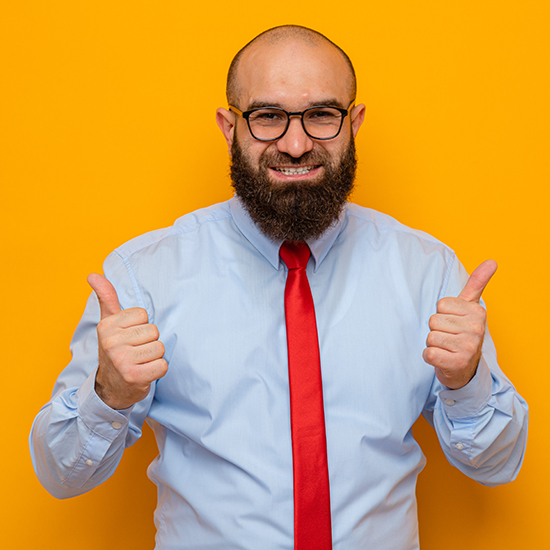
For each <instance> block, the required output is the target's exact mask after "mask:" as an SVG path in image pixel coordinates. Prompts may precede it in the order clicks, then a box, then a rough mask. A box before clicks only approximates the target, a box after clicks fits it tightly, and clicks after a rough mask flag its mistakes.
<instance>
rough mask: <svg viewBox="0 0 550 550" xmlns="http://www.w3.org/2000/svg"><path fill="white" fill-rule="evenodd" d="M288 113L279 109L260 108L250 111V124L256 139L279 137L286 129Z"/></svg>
mask: <svg viewBox="0 0 550 550" xmlns="http://www.w3.org/2000/svg"><path fill="white" fill-rule="evenodd" d="M287 120H288V115H287V114H286V113H285V112H284V111H282V110H279V109H258V110H257V111H254V112H253V113H250V116H249V117H248V124H249V126H250V131H251V132H252V135H253V136H254V137H255V138H256V139H266V140H269V139H278V138H279V137H280V136H281V135H282V133H283V132H284V131H285V128H286V123H287Z"/></svg>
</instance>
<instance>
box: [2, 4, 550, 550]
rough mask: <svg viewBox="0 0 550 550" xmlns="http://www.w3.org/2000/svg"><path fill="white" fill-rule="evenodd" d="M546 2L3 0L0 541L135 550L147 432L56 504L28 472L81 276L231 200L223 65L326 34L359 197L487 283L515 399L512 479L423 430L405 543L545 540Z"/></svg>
mask: <svg viewBox="0 0 550 550" xmlns="http://www.w3.org/2000/svg"><path fill="white" fill-rule="evenodd" d="M548 6H549V3H548V1H547V0H531V1H529V0H526V1H524V2H505V1H503V0H498V1H497V0H464V1H462V2H442V1H441V0H424V1H422V0H418V1H416V2H411V1H408V0H386V1H384V2H382V1H374V0H361V1H358V0H355V1H352V2H351V3H348V4H338V3H334V2H329V1H326V0H319V1H316V2H310V1H308V0H306V1H305V2H303V3H299V2H296V1H295V0H292V1H289V0H280V1H279V2H276V3H261V2H252V1H250V0H244V1H241V2H237V3H234V4H233V5H231V3H226V2H196V1H195V2H191V1H189V0H180V1H176V0H161V1H159V2H152V1H151V2H147V1H144V0H131V1H130V0H110V1H107V0H96V1H95V2H81V1H78V0H76V1H75V0H66V1H65V0H48V1H41V2H40V1H34V2H32V1H29V0H17V1H12V2H9V1H5V2H3V3H2V7H0V79H1V83H0V125H1V131H0V178H1V188H0V189H1V196H0V205H1V208H2V215H1V223H2V237H3V238H2V244H3V247H2V264H1V265H2V269H1V271H0V277H1V281H0V282H1V284H0V291H1V293H2V298H1V303H2V309H3V313H2V316H1V317H2V321H1V323H2V327H1V329H0V334H1V335H2V363H3V364H2V378H3V379H2V387H3V398H2V400H1V403H2V404H1V407H2V416H1V418H2V436H1V445H2V452H1V453H0V460H1V461H2V464H1V467H0V472H1V476H2V482H1V487H2V500H1V505H2V509H1V510H0V512H1V513H0V518H1V519H0V521H1V522H2V526H1V530H0V533H1V535H0V546H2V547H4V548H10V549H35V548H36V549H38V548H40V549H50V548H51V549H54V548H56V549H57V548H60V547H61V546H60V545H59V543H58V541H59V537H60V536H61V534H62V533H64V535H63V536H64V537H65V538H66V539H67V540H70V541H72V543H73V544H75V545H76V546H77V547H78V548H79V550H88V549H89V550H92V549H93V550H97V549H103V548H105V549H110V548H132V549H136V550H139V549H143V550H145V549H150V548H152V547H153V537H154V530H153V524H152V511H153V508H154V503H155V491H154V487H153V485H152V483H150V482H149V481H148V480H147V478H146V475H145V470H146V466H147V464H148V462H149V461H150V460H151V459H152V458H153V456H154V455H155V446H154V441H153V438H152V437H151V433H150V432H149V431H147V432H146V434H145V436H144V438H143V439H142V440H141V441H140V442H138V444H137V445H136V446H135V447H133V448H132V449H129V450H128V451H127V453H126V456H125V458H124V460H123V461H122V464H121V466H120V469H119V470H118V471H117V473H116V474H115V476H114V477H113V478H112V479H111V480H109V481H108V482H107V483H106V484H104V485H103V486H102V487H100V488H98V489H96V490H95V491H93V492H92V493H89V494H87V495H84V496H81V497H78V498H76V499H72V500H68V501H57V500H55V499H54V498H53V497H50V496H49V495H48V494H47V493H46V492H45V491H44V490H43V489H42V488H41V486H40V485H39V483H38V481H37V480H36V478H35V477H34V474H33V471H32V467H31V462H30V458H29V452H28V447H27V437H28V432H29V429H30V426H31V422H32V420H33V417H34V415H35V414H36V412H37V411H38V409H39V408H40V406H41V405H42V404H43V403H44V402H46V401H47V400H48V399H49V394H50V392H51V388H52V385H53V383H54V380H55V378H56V376H57V374H58V373H59V371H60V370H61V369H62V368H63V366H64V365H65V364H66V363H67V361H68V359H69V353H68V343H69V340H70V337H71V335H72V331H73V330H74V327H75V325H76V323H77V322H78V319H79V317H80V315H81V312H82V309H83V306H84V302H85V300H86V297H87V295H88V293H89V288H88V286H87V284H86V275H87V274H88V273H89V272H90V271H100V270H101V265H102V261H103V258H104V257H105V256H106V255H107V254H108V253H109V252H110V251H111V250H112V249H113V248H114V247H116V246H118V245H119V244H121V243H122V242H124V241H126V240H128V239H130V238H131V237H133V236H136V235H138V234H140V233H143V232H145V231H147V230H151V229H154V228H158V227H163V226H167V225H170V224H171V223H172V222H173V220H174V219H175V218H177V217H178V216H180V215H182V214H184V213H186V212H189V211H191V210H193V209H195V208H197V207H200V206H204V205H207V204H210V203H213V202H217V201H220V200H225V199H227V198H228V197H230V195H231V191H230V186H229V180H228V177H227V157H226V147H225V143H224V141H223V139H222V136H221V134H219V131H218V129H217V127H216V125H215V122H214V110H215V108H216V107H218V106H223V105H224V101H225V99H224V79H225V73H226V70H227V67H228V64H229V62H230V59H231V57H232V55H233V54H234V53H235V52H236V51H237V49H238V48H239V47H241V46H242V45H243V44H244V43H245V42H246V41H248V40H249V39H250V38H251V37H253V36H254V35H255V34H257V33H258V32H260V31H262V30H265V29H266V28H267V27H270V26H274V25H278V24H283V23H289V22H291V23H298V24H304V25H308V26H311V27H313V28H316V29H318V30H320V31H321V32H324V33H326V34H327V35H328V36H329V37H331V38H332V39H333V40H334V41H336V42H337V43H338V44H339V45H341V46H342V47H343V48H344V49H345V50H346V51H347V52H348V54H349V55H350V56H351V58H352V59H353V60H354V62H355V65H356V69H357V73H358V76H359V101H361V102H364V103H365V104H366V105H367V118H366V123H365V125H364V126H363V129H362V130H361V132H360V134H359V141H358V152H359V157H360V169H359V188H358V190H357V191H356V193H355V196H354V199H355V201H356V202H358V203H360V204H363V205H367V206H371V207H374V208H376V209H379V210H382V211H384V212H386V213H389V214H390V215H392V216H394V217H396V218H398V219H399V220H400V221H402V222H404V223H406V224H408V225H411V226H413V227H416V228H419V229H422V230H424V231H427V232H429V233H431V234H433V235H435V236H436V237H438V238H439V239H441V240H443V241H444V242H446V243H447V244H449V245H450V246H452V247H453V248H454V249H455V250H456V251H457V252H458V254H459V256H460V258H461V259H462V261H463V263H464V264H465V266H466V268H467V269H469V270H472V269H473V268H474V267H475V266H476V265H477V264H478V263H479V262H481V261H482V260H484V259H485V258H487V257H493V258H495V259H496V260H497V261H498V262H499V264H500V269H499V272H498V274H497V275H496V277H495V279H494V280H493V281H492V282H491V284H490V285H489V287H488V288H487V291H486V293H485V297H486V301H487V302H488V304H489V321H490V326H491V330H492V334H493V337H494V339H495V341H496V343H497V347H498V349H499V358H500V363H501V365H502V367H503V369H504V370H505V372H506V373H507V374H508V375H509V376H510V377H511V378H512V380H513V381H514V382H515V384H516V386H517V387H518V389H519V390H520V392H521V393H522V394H523V395H524V396H525V397H526V398H527V400H528V401H529V402H530V405H531V427H530V439H529V444H528V451H527V456H526V460H525V464H524V467H523V471H522V472H521V474H520V476H519V478H518V479H517V481H516V482H515V483H513V484H512V485H509V486H505V487H500V488H496V489H489V488H485V487H482V486H480V485H477V484H476V483H475V482H473V481H470V480H468V479H467V478H465V477H464V476H462V475H461V474H459V473H458V472H455V471H453V469H452V468H451V467H450V466H449V465H448V464H447V463H446V462H445V459H444V458H443V456H442V453H441V451H440V450H439V448H438V446H437V442H436V440H435V437H434V435H433V433H432V432H431V430H430V429H429V428H427V427H426V424H425V423H422V422H421V423H419V424H418V425H417V427H416V432H417V435H418V437H419V439H420V440H421V442H422V444H423V445H424V448H425V452H426V454H427V456H428V466H427V468H426V470H425V471H424V473H423V474H422V475H421V477H420V481H419V488H418V494H419V510H420V519H421V531H420V533H421V541H422V548H423V550H441V549H442V548H445V549H446V550H459V549H460V550H462V549H463V548H464V547H465V545H467V547H468V548H469V549H471V550H478V549H479V550H481V549H485V548H490V549H491V548H498V549H499V550H508V549H517V548H522V549H523V548H524V549H527V550H533V549H535V550H538V549H543V548H547V546H546V544H547V543H548V536H547V535H546V530H547V527H548V514H549V505H548V500H547V499H548V494H550V486H549V485H550V480H549V476H548V475H547V471H548V468H547V462H548V456H549V451H550V448H549V443H548V441H549V435H550V433H549V430H548V426H547V425H545V419H541V418H540V407H541V406H544V405H543V398H544V396H545V395H546V393H547V391H548V390H547V388H546V386H547V385H548V374H547V373H548V359H547V357H548V351H547V348H548V341H549V337H548V334H547V325H548V311H549V310H550V303H549V299H548V272H549V267H550V264H549V259H548V238H549V237H550V234H549V233H550V232H549V231H548V226H547V224H548V217H549V216H548V207H549V201H548V198H549V192H548V186H549V176H550V162H549V145H550V138H549V136H550V112H549V104H550V94H549V86H548V84H549V76H548V72H549V55H548V53H549V51H550V40H549V38H548V34H549V33H548V21H549V17H550V9H549V8H548Z"/></svg>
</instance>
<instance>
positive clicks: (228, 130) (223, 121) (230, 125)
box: [216, 107, 235, 156]
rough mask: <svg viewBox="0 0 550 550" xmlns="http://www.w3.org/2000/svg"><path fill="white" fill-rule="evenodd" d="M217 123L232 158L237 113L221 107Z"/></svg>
mask: <svg viewBox="0 0 550 550" xmlns="http://www.w3.org/2000/svg"><path fill="white" fill-rule="evenodd" d="M216 122H217V123H218V126H219V127H220V130H221V131H222V134H223V137H224V138H225V141H226V142H227V150H228V152H229V156H231V146H232V145H233V135H234V133H235V113H233V112H232V111H228V110H227V109H224V108H223V107H220V108H219V109H218V110H217V111H216Z"/></svg>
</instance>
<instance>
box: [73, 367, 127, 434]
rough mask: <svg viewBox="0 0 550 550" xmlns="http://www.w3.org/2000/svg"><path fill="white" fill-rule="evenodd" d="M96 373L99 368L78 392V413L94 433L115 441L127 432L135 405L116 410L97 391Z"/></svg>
mask: <svg viewBox="0 0 550 550" xmlns="http://www.w3.org/2000/svg"><path fill="white" fill-rule="evenodd" d="M96 373H97V370H95V371H94V372H92V374H90V376H88V378H87V379H86V381H85V382H84V384H82V386H80V388H79V390H78V392H77V397H78V405H77V407H78V415H79V417H80V419H81V420H82V422H84V424H86V426H87V427H88V428H89V429H90V430H92V431H93V432H94V433H96V434H97V435H99V436H100V437H103V438H105V439H107V440H108V441H114V440H115V439H116V438H117V437H119V436H120V435H121V434H122V433H126V430H127V428H128V421H129V417H130V413H131V412H132V409H133V406H132V407H129V408H127V409H124V410H115V409H111V407H109V405H107V404H106V403H105V402H104V401H102V399H101V398H100V397H99V396H98V395H97V393H96V392H95V377H96Z"/></svg>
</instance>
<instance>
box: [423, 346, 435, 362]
mask: <svg viewBox="0 0 550 550" xmlns="http://www.w3.org/2000/svg"><path fill="white" fill-rule="evenodd" d="M436 358H437V350H436V349H435V348H426V349H425V350H424V359H425V360H426V362H428V363H430V364H432V363H434V362H435V361H436Z"/></svg>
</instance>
